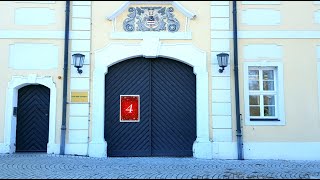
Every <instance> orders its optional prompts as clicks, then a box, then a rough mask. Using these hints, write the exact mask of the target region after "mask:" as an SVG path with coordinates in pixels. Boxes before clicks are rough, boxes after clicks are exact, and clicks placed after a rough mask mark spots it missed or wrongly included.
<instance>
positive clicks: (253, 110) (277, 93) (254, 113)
mask: <svg viewBox="0 0 320 180" xmlns="http://www.w3.org/2000/svg"><path fill="white" fill-rule="evenodd" d="M244 96H245V97H244V99H245V122H246V125H284V124H285V120H284V114H285V112H284V107H283V104H284V102H283V99H284V97H283V69H282V64H281V63H279V62H267V63H262V62H246V63H245V67H244Z"/></svg>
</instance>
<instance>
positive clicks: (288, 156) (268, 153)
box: [212, 142, 320, 160]
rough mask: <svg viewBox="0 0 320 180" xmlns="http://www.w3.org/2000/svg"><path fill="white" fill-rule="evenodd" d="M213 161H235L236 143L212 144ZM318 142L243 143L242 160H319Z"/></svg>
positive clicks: (319, 149)
mask: <svg viewBox="0 0 320 180" xmlns="http://www.w3.org/2000/svg"><path fill="white" fill-rule="evenodd" d="M212 151H213V159H237V142H218V143H215V142H213V143H212ZM319 151H320V142H244V143H243V155H244V159H280V160H320V156H319Z"/></svg>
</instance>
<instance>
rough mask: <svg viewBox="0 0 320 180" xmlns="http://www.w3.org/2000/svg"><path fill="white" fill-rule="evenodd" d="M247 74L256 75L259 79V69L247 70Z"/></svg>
mask: <svg viewBox="0 0 320 180" xmlns="http://www.w3.org/2000/svg"><path fill="white" fill-rule="evenodd" d="M249 76H258V79H259V70H249Z"/></svg>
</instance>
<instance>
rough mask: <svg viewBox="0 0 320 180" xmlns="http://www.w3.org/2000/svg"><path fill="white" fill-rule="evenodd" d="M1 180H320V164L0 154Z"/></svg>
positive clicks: (282, 161)
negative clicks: (102, 179)
mask: <svg viewBox="0 0 320 180" xmlns="http://www.w3.org/2000/svg"><path fill="white" fill-rule="evenodd" d="M0 178H1V179H18V178H19V179H21V178H27V179H45V178H46V179H66V178H68V179H84V178H86V179H101V178H105V179H118V178H121V179H150V178H151V179H275V178H278V179H319V178H320V161H285V160H216V159H211V160H205V159H196V158H167V157H161V158H160V157H132V158H113V157H112V158H111V157H109V158H92V157H85V156H71V155H64V156H62V155H50V154H39V153H15V154H0Z"/></svg>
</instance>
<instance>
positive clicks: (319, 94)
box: [318, 59, 320, 114]
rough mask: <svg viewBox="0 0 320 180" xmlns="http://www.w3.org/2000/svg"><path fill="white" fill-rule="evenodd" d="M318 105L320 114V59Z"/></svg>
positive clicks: (319, 64) (319, 62)
mask: <svg viewBox="0 0 320 180" xmlns="http://www.w3.org/2000/svg"><path fill="white" fill-rule="evenodd" d="M318 106H319V114H320V60H319V59H318Z"/></svg>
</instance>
